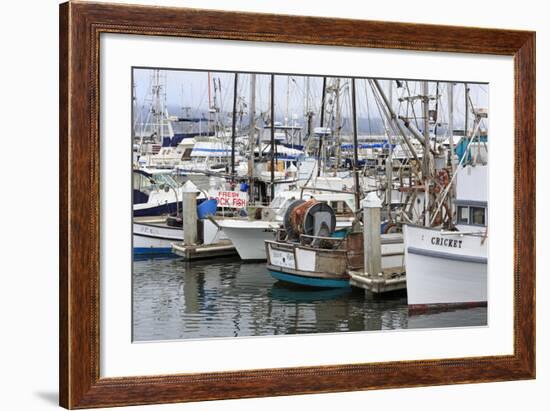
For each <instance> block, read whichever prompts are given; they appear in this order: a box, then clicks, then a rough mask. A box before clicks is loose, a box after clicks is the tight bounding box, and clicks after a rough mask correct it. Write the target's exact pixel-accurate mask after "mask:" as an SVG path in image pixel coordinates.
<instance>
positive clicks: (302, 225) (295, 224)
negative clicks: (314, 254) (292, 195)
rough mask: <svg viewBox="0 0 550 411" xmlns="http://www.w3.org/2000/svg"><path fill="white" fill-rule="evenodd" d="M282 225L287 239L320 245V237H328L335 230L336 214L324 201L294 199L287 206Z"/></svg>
mask: <svg viewBox="0 0 550 411" xmlns="http://www.w3.org/2000/svg"><path fill="white" fill-rule="evenodd" d="M283 226H284V228H285V231H286V233H287V241H291V242H297V241H300V236H301V235H305V236H308V237H306V238H302V242H303V243H304V244H311V245H320V244H321V242H322V238H316V237H330V236H332V234H333V233H334V231H335V230H336V214H335V213H334V210H333V209H332V207H331V206H329V205H328V204H326V203H323V202H320V201H317V200H315V199H311V200H309V201H304V200H296V201H294V202H292V203H291V204H290V206H289V207H288V208H287V210H286V212H285V215H284V218H283Z"/></svg>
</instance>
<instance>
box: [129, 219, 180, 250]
mask: <svg viewBox="0 0 550 411" xmlns="http://www.w3.org/2000/svg"><path fill="white" fill-rule="evenodd" d="M133 230H134V231H133V241H134V244H133V247H134V254H155V253H169V252H171V249H172V243H175V242H181V241H183V229H182V228H181V227H169V226H166V225H161V224H158V223H157V224H155V223H153V222H134V223H133Z"/></svg>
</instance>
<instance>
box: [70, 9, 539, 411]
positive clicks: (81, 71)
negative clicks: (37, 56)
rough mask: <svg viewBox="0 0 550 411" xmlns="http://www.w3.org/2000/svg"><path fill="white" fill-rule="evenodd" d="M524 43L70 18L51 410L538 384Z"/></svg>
mask: <svg viewBox="0 0 550 411" xmlns="http://www.w3.org/2000/svg"><path fill="white" fill-rule="evenodd" d="M535 226H536V220H535V33H534V32H527V31H515V30H495V29H482V28H467V27H451V26H434V25H420V24H405V23H390V22H379V21H362V20H344V19H329V18H313V17H302V16H279V15H269V14H253V13H232V12H221V11H206V10H197V9H185V8H168V7H151V6H132V5H113V4H94V3H86V2H68V3H64V4H62V5H61V6H60V405H62V406H63V407H66V408H70V409H72V408H93V407H106V406H124V405H138V404H153V403H172V402H185V401H203V400H212V399H225V398H247V397H260V396H276V395H292V394H304V393H321V392H337V391H354V390H368V389H382V388H399V387H413V386H425V385H441V384H463V383H474V382H489V381H505V380H519V379H531V378H535Z"/></svg>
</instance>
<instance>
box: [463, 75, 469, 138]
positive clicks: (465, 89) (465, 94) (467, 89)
mask: <svg viewBox="0 0 550 411" xmlns="http://www.w3.org/2000/svg"><path fill="white" fill-rule="evenodd" d="M469 92H470V88H469V87H468V83H464V138H468V120H469V119H468V93H469Z"/></svg>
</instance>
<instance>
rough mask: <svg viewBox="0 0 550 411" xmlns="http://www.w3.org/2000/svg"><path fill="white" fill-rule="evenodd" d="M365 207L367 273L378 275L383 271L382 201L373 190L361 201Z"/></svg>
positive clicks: (364, 229) (364, 239)
mask: <svg viewBox="0 0 550 411" xmlns="http://www.w3.org/2000/svg"><path fill="white" fill-rule="evenodd" d="M361 206H362V208H363V241H364V250H365V251H364V259H365V265H364V267H365V273H366V274H367V275H371V276H373V275H377V274H378V273H381V272H382V255H381V237H380V209H381V208H382V201H381V200H380V198H378V196H377V195H376V193H375V192H373V191H371V192H370V193H368V194H367V196H366V197H365V199H364V200H363V201H362V202H361Z"/></svg>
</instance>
